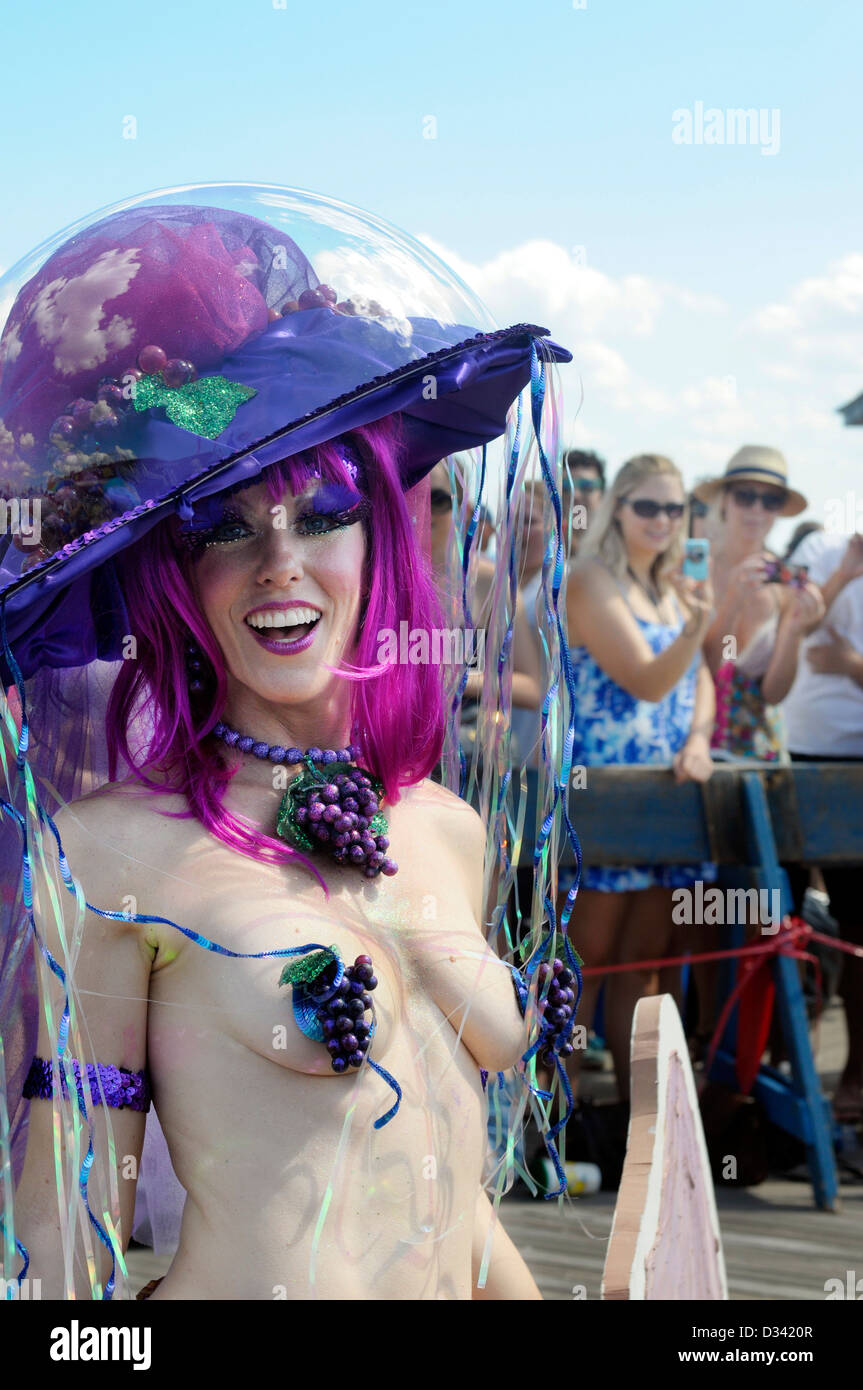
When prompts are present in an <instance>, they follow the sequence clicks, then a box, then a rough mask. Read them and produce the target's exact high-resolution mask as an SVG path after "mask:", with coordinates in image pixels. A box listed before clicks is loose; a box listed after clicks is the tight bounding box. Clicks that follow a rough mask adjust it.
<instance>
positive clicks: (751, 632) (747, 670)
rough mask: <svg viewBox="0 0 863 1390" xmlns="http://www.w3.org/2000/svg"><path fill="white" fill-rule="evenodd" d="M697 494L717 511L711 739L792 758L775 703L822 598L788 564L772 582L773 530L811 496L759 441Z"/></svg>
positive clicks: (766, 757) (737, 750)
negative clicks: (794, 484)
mask: <svg viewBox="0 0 863 1390" xmlns="http://www.w3.org/2000/svg"><path fill="white" fill-rule="evenodd" d="M695 495H696V496H697V497H698V498H699V499H700V500H701V501H702V502H706V503H708V504H710V505H711V506H712V508H713V509H714V512H715V530H714V535H715V541H714V545H713V583H714V588H715V594H716V616H715V618H714V621H713V623H712V624H711V626H710V629H709V631H708V633H707V637H706V639H705V646H704V651H705V655H706V657H707V660H708V663H709V665H710V669H711V671H712V672H713V677H714V680H715V682H716V728H715V729H714V733H713V748H714V750H715V751H716V752H717V753H719V755H720V756H722V757H726V758H730V759H738V758H757V759H760V760H761V761H764V762H778V761H783V762H787V761H788V756H787V753H786V751H785V744H784V735H783V724H782V716H781V713H780V711H779V709H778V708H777V706H778V705H780V704H781V702H782V701H783V700H784V699H785V697H786V695H787V694H788V692H789V691H790V689H791V687H792V685H793V684H794V677H795V675H796V673H797V663H798V659H799V656H800V644H801V641H802V640H803V638H804V637H805V636H806V634H807V632H809V631H811V630H812V628H813V626H814V625H815V624H817V623H818V622H819V621H820V619H821V617H822V616H823V613H824V604H823V600H822V598H821V593H820V590H819V589H818V588H817V587H816V585H815V584H813V583H811V581H808V580H806V579H805V577H804V576H802V575H800V574H794V573H793V572H791V571H789V570H788V569H787V568H785V567H782V568H781V570H780V582H774V578H775V576H774V573H773V572H774V571H775V570H776V568H777V566H776V557H775V556H773V555H772V554H771V553H770V552H769V551H768V550H767V537H768V535H769V533H770V530H771V528H772V526H773V523H774V522H775V520H776V518H777V517H780V516H798V515H799V514H800V513H801V512H802V511H805V509H806V506H807V503H806V498H805V497H804V496H803V495H802V493H799V492H795V491H794V489H793V488H790V487H789V486H788V470H787V466H786V463H785V459H784V458H783V456H782V454H780V453H779V452H778V451H777V450H776V449H768V448H764V447H762V446H760V445H746V446H745V447H744V448H742V449H740V450H738V452H737V453H736V454H735V455H734V457H733V458H732V459H731V461H730V463H729V464H728V466H727V468H726V469H725V472H724V474H723V475H722V477H721V478H713V479H711V480H709V481H708V482H705V483H701V484H700V485H699V486H698V487H697V488H696V489H695Z"/></svg>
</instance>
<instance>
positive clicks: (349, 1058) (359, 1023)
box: [307, 956, 378, 1072]
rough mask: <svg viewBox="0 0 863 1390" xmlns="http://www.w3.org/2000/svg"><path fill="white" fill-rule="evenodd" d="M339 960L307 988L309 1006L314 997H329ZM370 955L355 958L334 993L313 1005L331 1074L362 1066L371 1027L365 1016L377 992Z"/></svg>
mask: <svg viewBox="0 0 863 1390" xmlns="http://www.w3.org/2000/svg"><path fill="white" fill-rule="evenodd" d="M338 966H339V963H338V961H331V963H330V964H329V965H328V966H327V967H326V968H325V969H324V970H323V971H322V972H321V974H320V975H318V976H317V978H316V979H315V980H314V981H313V982H312V983H311V984H310V985H309V986H308V987H307V988H308V993H309V996H310V998H311V1002H312V1004H315V996H316V995H317V996H320V995H324V994H325V995H330V992H331V990H332V988H333V981H334V980H335V978H336V975H337V972H338ZM377 984H378V982H377V979H376V977H375V972H374V966H373V965H372V959H371V956H357V958H356V960H355V961H354V963H353V965H349V966H348V967H347V968H346V970H345V973H344V976H343V978H342V982H341V984H340V985H339V986H338V989H337V990H336V993H335V994H334V995H331V997H329V998H327V999H326V1000H321V1001H320V1003H319V1004H318V1005H317V1006H316V1010H315V1012H316V1014H317V1017H318V1021H319V1023H320V1025H321V1027H322V1029H323V1032H324V1041H325V1043H326V1045H327V1051H328V1052H329V1054H330V1065H331V1066H332V1069H333V1071H335V1072H343V1071H346V1070H347V1068H348V1067H349V1066H351V1067H360V1066H362V1064H363V1060H364V1058H365V1055H366V1053H367V1052H368V1050H369V1044H370V1042H371V1031H372V1024H371V1023H367V1022H366V1019H365V1015H366V1013H367V1012H368V1010H369V1009H370V1008H371V1007H372V998H371V996H372V991H373V990H375V989H377Z"/></svg>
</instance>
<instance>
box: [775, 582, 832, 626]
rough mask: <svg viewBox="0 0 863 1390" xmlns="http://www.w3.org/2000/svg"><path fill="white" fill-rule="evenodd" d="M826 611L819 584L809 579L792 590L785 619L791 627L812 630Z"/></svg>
mask: <svg viewBox="0 0 863 1390" xmlns="http://www.w3.org/2000/svg"><path fill="white" fill-rule="evenodd" d="M826 611H827V610H826V608H825V606H824V595H823V594H822V593H821V590H820V589H819V588H818V585H817V584H813V583H812V582H811V581H809V582H807V583H806V584H804V585H803V587H802V588H799V589H796V590H793V591H792V593H791V597H790V599H789V600H788V604H787V607H786V610H785V621H786V623H788V625H789V627H791V628H799V629H800V630H801V631H803V632H806V631H810V632H811V631H812V629H813V628H815V627H817V626H818V624H819V623H820V622H821V620H822V618H823V617H824V614H825V612H826Z"/></svg>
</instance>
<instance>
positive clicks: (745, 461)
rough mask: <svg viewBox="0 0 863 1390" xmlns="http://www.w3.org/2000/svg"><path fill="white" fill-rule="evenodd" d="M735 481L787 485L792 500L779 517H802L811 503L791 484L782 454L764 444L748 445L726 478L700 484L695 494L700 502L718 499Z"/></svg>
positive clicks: (736, 457)
mask: <svg viewBox="0 0 863 1390" xmlns="http://www.w3.org/2000/svg"><path fill="white" fill-rule="evenodd" d="M731 483H769V484H770V485H771V486H772V487H781V488H785V490H786V492H787V493H788V500H787V501H786V503H785V506H784V507H783V508H782V510H781V512H779V516H799V515H800V513H801V512H805V510H806V508H807V507H808V506H809V503H808V502H807V501H806V498H805V497H804V496H803V493H802V492H795V491H794V489H793V488H790V487H789V486H788V465H787V464H786V462H785V459H784V457H783V456H782V454H780V452H779V450H778V449H768V448H767V447H766V446H765V445H763V444H744V446H743V448H742V449H738V450H737V453H736V454H735V455H734V458H733V459H731V460H730V462H729V463H728V464H727V465H726V468H725V472H724V473H723V475H722V477H721V478H710V479H709V480H708V481H707V482H706V483H700V484H699V486H698V487H697V488H695V490H694V494H693V495H694V496H695V497H697V498H698V500H699V501H700V502H715V501H716V499H717V497H718V496H719V494H720V493H721V492H722V490H723V488H725V487H727V486H728V485H729V484H731Z"/></svg>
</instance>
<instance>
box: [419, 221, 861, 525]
mask: <svg viewBox="0 0 863 1390" xmlns="http://www.w3.org/2000/svg"><path fill="white" fill-rule="evenodd" d="M426 244H427V245H429V246H430V247H431V249H432V250H434V251H436V252H437V253H438V254H439V255H440V256H441V257H442V258H443V259H444V260H445V261H446V262H447V263H448V264H450V265H451V266H452V267H453V269H454V270H456V271H457V272H458V273H459V274H460V275H461V276H462V278H463V279H464V280H465V281H466V282H467V283H468V284H469V285H470V286H471V287H472V288H473V289H474V290H475V291H476V293H477V294H478V295H479V296H480V297H481V298H482V299H484V300H485V301H486V303H487V304H488V306H489V308H490V309H491V311H492V313H493V314H494V316H495V318H496V319H497V321H498V322H499V323H501V324H503V323H515V322H519V321H527V322H533V323H543V324H544V325H545V326H547V327H548V328H549V330H550V332H551V334H552V337H554V338H555V339H556V340H557V341H558V342H561V343H564V344H565V345H566V347H568V348H569V349H570V351H571V352H572V354H573V365H572V366H571V367H564V368H562V369H561V380H562V382H563V389H564V416H565V420H566V429H565V432H564V437H565V440H566V441H567V442H570V441H571V442H572V443H574V444H579V445H582V446H584V447H590V448H595V449H598V450H599V452H600V453H603V454H605V455H606V457H607V458H608V460H609V463H610V465H611V466H612V468H615V467H617V466H618V465H619V464H620V463H622V462H623V460H624V459H625V458H627V457H629V456H630V455H631V454H633V453H636V452H642V451H644V450H645V449H657V450H659V451H661V452H664V453H667V454H669V455H670V456H671V457H672V458H674V459H675V460H676V461H677V462H678V463H679V464H680V466H681V469H682V471H683V473H684V477H685V478H686V480H687V481H688V482H689V483H692V482H694V481H695V479H696V478H698V477H701V476H704V475H705V474H707V475H709V474H711V473H716V472H720V471H721V470H722V469H723V468H724V466H725V464H726V462H727V460H728V459H729V458H730V457H731V455H732V454H733V453H734V452H735V451H736V450H737V449H738V448H739V447H740V446H741V445H742V444H744V443H765V444H770V445H772V446H773V447H775V448H778V449H781V450H782V452H783V453H784V454H785V455H786V458H787V459H788V465H789V470H790V473H791V478H792V482H793V483H794V484H795V485H796V486H797V487H799V488H800V490H801V491H803V492H804V493H806V494H807V496H808V497H809V499H810V512H811V514H813V515H815V516H816V517H817V516H821V515H822V514H823V511H824V505H825V501H826V499H827V498H829V497H836V496H841V495H844V490H845V489H846V488H848V487H852V486H856V487H857V488H858V490H859V487H860V476H861V474H860V459H861V446H863V429H861V430H848V429H845V428H844V427H843V425H842V422H841V417H840V416H839V415H838V414H837V413H836V407H837V406H838V405H839V404H840V403H844V402H845V401H848V400H850V399H852V398H853V397H854V396H856V395H858V394H859V393H860V392H861V390H863V312H861V311H863V254H861V253H858V252H852V253H849V254H848V255H846V256H844V257H842V258H840V259H839V260H838V261H836V262H834V263H832V264H830V265H828V266H827V267H826V268H825V269H824V270H823V271H819V272H818V273H816V274H813V275H810V276H807V277H806V278H804V279H801V280H800V281H799V282H798V283H797V284H795V285H791V286H790V287H789V289H788V291H787V293H786V294H785V295H783V296H782V297H781V299H779V300H777V301H775V302H771V303H762V304H759V303H757V302H755V303H752V304H751V305H749V306H744V308H743V312H741V311H740V308H739V306H735V311H734V312H733V313H732V312H730V311H729V306H727V305H726V304H725V303H724V302H723V301H722V300H721V299H720V298H719V297H718V296H716V295H714V294H712V293H710V292H705V291H703V290H702V289H701V288H699V287H696V288H691V287H689V286H686V285H671V284H668V283H665V282H662V281H660V280H658V279H653V278H651V277H649V276H645V275H641V274H627V275H623V276H620V277H614V276H611V275H609V274H607V273H606V272H605V271H603V270H602V269H601V268H599V267H598V266H595V265H584V264H580V263H579V261H580V248H570V249H567V248H566V247H564V246H561V245H558V244H556V243H554V242H551V241H539V240H538V241H531V242H526V243H524V244H522V245H520V246H516V247H512V248H510V249H508V250H505V251H502V252H500V253H499V254H497V255H496V256H494V257H492V258H491V259H490V260H489V261H487V262H485V263H483V264H472V263H470V262H468V261H466V260H465V259H464V258H461V257H459V256H457V255H454V254H453V253H452V252H450V251H449V250H448V249H447V248H446V247H442V246H439V245H437V244H435V243H432V242H431V241H428V240H426ZM582 389H583V397H584V398H583V402H580V397H581V391H582ZM790 529H791V528H790V527H789V526H786V525H785V524H784V523H780V524H779V525H778V526H777V530H776V532H775V533H774V535H775V537H776V539H777V543H780V542H781V540H782V538H783V536H784V534H785V533H786V532H787V531H789V530H790Z"/></svg>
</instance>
